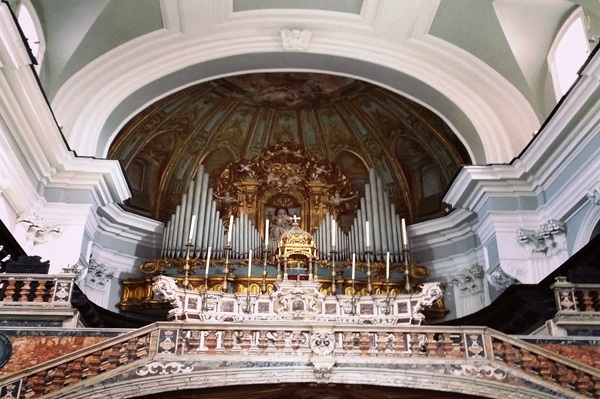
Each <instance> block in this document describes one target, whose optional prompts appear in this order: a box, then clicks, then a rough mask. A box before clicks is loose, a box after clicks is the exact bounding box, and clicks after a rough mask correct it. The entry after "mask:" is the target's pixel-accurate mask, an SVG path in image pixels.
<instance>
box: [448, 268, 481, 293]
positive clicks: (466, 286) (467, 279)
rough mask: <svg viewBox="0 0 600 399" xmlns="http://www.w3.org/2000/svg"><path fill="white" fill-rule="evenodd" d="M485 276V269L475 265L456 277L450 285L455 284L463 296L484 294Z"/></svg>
mask: <svg viewBox="0 0 600 399" xmlns="http://www.w3.org/2000/svg"><path fill="white" fill-rule="evenodd" d="M484 274H485V273H484V271H483V267H481V266H480V265H473V266H471V267H470V268H468V269H465V270H463V271H462V272H461V273H459V274H458V275H456V276H455V277H454V278H453V279H452V280H450V283H451V284H454V285H455V286H456V287H457V288H458V289H459V291H460V293H461V295H463V296H467V295H473V294H477V293H479V292H483V276H484Z"/></svg>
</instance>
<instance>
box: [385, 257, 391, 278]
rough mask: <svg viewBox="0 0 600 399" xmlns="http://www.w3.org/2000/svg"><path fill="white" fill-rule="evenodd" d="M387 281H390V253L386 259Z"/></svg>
mask: <svg viewBox="0 0 600 399" xmlns="http://www.w3.org/2000/svg"><path fill="white" fill-rule="evenodd" d="M385 279H386V280H389V279H390V253H389V252H388V253H387V255H386V258H385Z"/></svg>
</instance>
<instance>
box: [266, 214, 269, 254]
mask: <svg viewBox="0 0 600 399" xmlns="http://www.w3.org/2000/svg"><path fill="white" fill-rule="evenodd" d="M268 246H269V219H267V221H266V222H265V248H267V247H268Z"/></svg>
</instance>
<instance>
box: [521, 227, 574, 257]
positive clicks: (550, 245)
mask: <svg viewBox="0 0 600 399" xmlns="http://www.w3.org/2000/svg"><path fill="white" fill-rule="evenodd" d="M566 234H567V228H566V226H565V224H564V223H563V222H561V221H560V220H554V219H551V220H548V221H547V222H546V223H544V224H542V225H541V226H540V230H537V231H533V230H527V229H519V231H518V232H517V241H518V243H519V244H520V245H522V246H524V247H527V248H529V249H530V250H531V252H532V253H543V254H545V255H546V256H551V255H555V254H556V253H558V252H560V251H562V250H563V249H564V244H565V240H566Z"/></svg>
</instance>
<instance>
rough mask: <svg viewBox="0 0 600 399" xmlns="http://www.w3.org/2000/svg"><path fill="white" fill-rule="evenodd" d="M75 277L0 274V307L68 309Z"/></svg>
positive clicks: (69, 274)
mask: <svg viewBox="0 0 600 399" xmlns="http://www.w3.org/2000/svg"><path fill="white" fill-rule="evenodd" d="M74 279H75V275H74V274H71V273H65V274H56V275H53V274H7V273H2V274H0V307H3V306H28V307H30V306H44V307H48V306H57V307H70V306H71V293H72V291H73V284H74Z"/></svg>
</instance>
